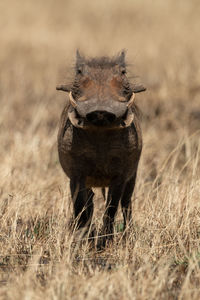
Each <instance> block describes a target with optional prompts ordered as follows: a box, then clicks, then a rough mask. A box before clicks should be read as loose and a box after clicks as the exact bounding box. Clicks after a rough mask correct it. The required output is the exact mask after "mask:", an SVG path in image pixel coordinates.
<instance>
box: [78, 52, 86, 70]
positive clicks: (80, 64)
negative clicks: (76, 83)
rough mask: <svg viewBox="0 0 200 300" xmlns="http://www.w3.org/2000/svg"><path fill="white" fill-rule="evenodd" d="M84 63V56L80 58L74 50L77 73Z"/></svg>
mask: <svg viewBox="0 0 200 300" xmlns="http://www.w3.org/2000/svg"><path fill="white" fill-rule="evenodd" d="M84 62H85V59H84V56H81V54H80V52H79V50H78V49H77V50H76V70H77V71H79V70H80V71H81V68H82V66H83V64H84ZM78 73H79V72H78ZM80 73H81V72H80Z"/></svg>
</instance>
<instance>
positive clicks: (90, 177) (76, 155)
mask: <svg viewBox="0 0 200 300" xmlns="http://www.w3.org/2000/svg"><path fill="white" fill-rule="evenodd" d="M125 73H126V65H125V59H124V53H122V54H121V55H120V56H118V57H116V58H114V59H109V58H107V57H102V58H97V59H91V60H86V59H84V58H83V57H81V56H80V55H79V53H77V63H76V76H75V79H74V83H73V86H72V87H71V88H69V90H70V89H71V91H72V95H73V98H74V99H75V100H76V101H77V107H76V108H74V107H72V105H71V103H70V101H69V100H68V102H67V105H66V107H65V108H64V110H63V113H62V116H61V121H60V128H59V133H58V153H59V159H60V163H61V166H62V168H63V170H64V172H65V173H66V175H67V176H68V177H69V178H70V188H71V194H72V199H73V205H74V218H75V219H76V220H77V222H78V223H77V224H78V225H77V226H78V228H80V227H83V226H90V223H91V219H92V215H93V201H92V199H93V196H94V193H93V191H92V187H109V191H108V197H107V201H106V210H105V213H104V218H103V229H102V232H103V233H104V234H112V233H113V223H114V218H115V214H116V212H117V208H118V204H119V202H121V207H122V212H123V215H124V224H125V226H126V224H127V223H129V222H130V221H131V215H132V212H131V197H132V193H133V190H134V186H135V179H136V174H137V168H138V163H139V159H140V154H141V150H142V136H141V129H140V124H139V118H138V110H137V107H136V106H135V104H133V105H132V106H131V108H129V109H127V103H128V101H129V100H130V98H131V95H132V93H133V90H132V89H131V85H130V83H129V81H128V78H127V76H126V74H125ZM94 106H95V111H93V107H94ZM102 107H103V109H102ZM107 107H108V108H107ZM113 107H114V108H113ZM71 111H73V112H74V111H75V114H76V116H77V119H78V120H79V119H80V120H83V124H84V125H83V128H79V127H76V126H74V125H72V123H71V121H70V119H69V113H70V112H71ZM127 111H128V113H129V115H131V114H132V116H133V117H134V118H133V121H132V122H131V124H130V125H129V126H127V127H126V126H124V127H123V120H124V119H125V118H126V116H127ZM88 112H90V114H92V117H93V113H96V112H97V113H96V115H98V113H99V112H100V113H102V115H103V117H102V116H100V120H98V119H97V124H96V123H95V122H96V119H95V120H94V121H93V119H92V123H91V122H89V121H91V120H90V119H89V116H90V114H88ZM120 112H121V113H120ZM107 114H108V115H109V114H110V115H111V116H114V117H113V118H115V119H114V121H113V120H112V121H110V119H108V120H107V119H106V120H105V124H104V122H103V121H102V122H103V123H101V118H104V116H106V117H107ZM96 115H95V114H94V118H96ZM110 115H109V117H110ZM98 117H99V115H98V116H97V118H98ZM106 117H105V118H106ZM88 120H89V121H88ZM103 120H104V119H103ZM93 122H94V123H93ZM109 122H110V123H109ZM77 124H79V123H77ZM121 124H122V125H121ZM104 243H105V240H104Z"/></svg>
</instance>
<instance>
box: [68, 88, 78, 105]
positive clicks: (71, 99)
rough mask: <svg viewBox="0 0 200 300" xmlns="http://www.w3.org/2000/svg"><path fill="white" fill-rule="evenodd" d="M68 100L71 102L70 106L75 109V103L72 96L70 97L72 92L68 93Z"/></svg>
mask: <svg viewBox="0 0 200 300" xmlns="http://www.w3.org/2000/svg"><path fill="white" fill-rule="evenodd" d="M69 100H70V102H71V105H72V106H73V107H74V108H75V107H76V106H77V103H76V101H75V100H74V98H73V96H72V92H71V91H70V92H69Z"/></svg>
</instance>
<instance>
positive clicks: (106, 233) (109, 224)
mask: <svg viewBox="0 0 200 300" xmlns="http://www.w3.org/2000/svg"><path fill="white" fill-rule="evenodd" d="M123 190H124V183H121V182H120V183H119V182H113V184H112V185H111V186H110V188H109V191H108V197H107V202H106V210H105V213H104V217H103V229H102V232H101V234H102V235H103V237H101V238H100V239H99V245H100V246H105V242H106V239H107V238H110V239H112V238H113V231H114V219H115V215H116V212H117V209H118V206H119V201H120V199H121V197H122V194H123Z"/></svg>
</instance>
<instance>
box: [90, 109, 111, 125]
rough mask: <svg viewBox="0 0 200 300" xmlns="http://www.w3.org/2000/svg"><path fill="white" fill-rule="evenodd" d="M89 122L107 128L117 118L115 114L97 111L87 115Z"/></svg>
mask: <svg viewBox="0 0 200 300" xmlns="http://www.w3.org/2000/svg"><path fill="white" fill-rule="evenodd" d="M86 119H87V121H89V122H90V123H92V124H93V125H96V126H106V125H110V124H112V123H113V122H114V121H115V119H116V116H115V114H113V113H110V112H107V111H104V110H96V111H93V112H91V113H89V114H87V115H86Z"/></svg>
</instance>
